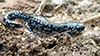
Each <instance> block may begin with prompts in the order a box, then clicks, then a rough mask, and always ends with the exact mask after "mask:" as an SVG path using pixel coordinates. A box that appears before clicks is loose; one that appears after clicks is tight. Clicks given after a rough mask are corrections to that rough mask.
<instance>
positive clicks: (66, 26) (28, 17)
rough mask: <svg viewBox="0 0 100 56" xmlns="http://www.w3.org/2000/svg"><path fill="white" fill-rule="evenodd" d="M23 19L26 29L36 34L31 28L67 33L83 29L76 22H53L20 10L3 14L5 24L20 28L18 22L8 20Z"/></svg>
mask: <svg viewBox="0 0 100 56" xmlns="http://www.w3.org/2000/svg"><path fill="white" fill-rule="evenodd" d="M16 18H19V19H23V20H24V22H25V25H26V27H27V29H28V30H29V31H30V32H31V33H32V34H33V35H36V34H35V33H34V31H33V29H35V30H38V31H40V32H45V33H47V34H49V33H52V32H53V31H56V32H58V33H61V32H65V31H69V32H68V34H70V35H74V34H75V33H76V32H81V31H83V30H84V28H85V27H84V25H83V24H81V23H80V22H79V21H78V22H64V23H55V22H51V21H49V20H47V19H46V18H44V17H42V16H39V15H35V14H28V13H24V12H22V11H17V10H14V11H10V12H8V13H6V14H5V15H4V22H5V24H6V25H7V26H9V27H13V28H21V27H23V26H22V25H20V24H17V23H14V22H12V21H10V20H13V19H16Z"/></svg>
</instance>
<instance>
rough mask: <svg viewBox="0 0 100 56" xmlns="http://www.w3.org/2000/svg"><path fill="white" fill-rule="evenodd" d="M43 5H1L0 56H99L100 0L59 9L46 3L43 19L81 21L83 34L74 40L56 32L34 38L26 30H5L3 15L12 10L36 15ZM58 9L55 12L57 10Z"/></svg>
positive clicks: (16, 0) (73, 1)
mask: <svg viewBox="0 0 100 56" xmlns="http://www.w3.org/2000/svg"><path fill="white" fill-rule="evenodd" d="M39 4H40V2H35V1H33V0H5V1H1V2H0V5H1V6H0V56H100V19H99V17H98V16H97V15H100V0H69V1H67V2H65V3H63V4H62V5H61V6H60V7H59V8H56V6H57V5H58V4H52V2H51V3H50V2H49V3H46V4H45V7H44V8H43V11H42V13H41V14H40V15H41V16H43V17H45V18H47V19H48V20H50V21H53V22H66V21H82V20H86V19H88V18H90V17H93V16H96V18H94V20H90V21H88V22H84V23H83V24H84V25H85V29H84V31H82V32H81V33H78V34H77V35H75V36H74V37H70V36H69V35H65V32H63V33H57V34H55V35H53V36H47V37H44V36H34V35H32V34H31V33H30V32H29V31H28V30H27V29H26V27H25V25H24V23H23V22H22V21H20V20H16V21H17V22H18V23H21V24H23V25H24V27H23V28H19V29H18V28H11V27H6V26H5V24H4V22H3V15H5V13H6V12H9V11H12V10H20V11H23V12H27V13H32V14H34V13H35V11H36V10H37V9H38V7H39ZM55 8H56V9H55Z"/></svg>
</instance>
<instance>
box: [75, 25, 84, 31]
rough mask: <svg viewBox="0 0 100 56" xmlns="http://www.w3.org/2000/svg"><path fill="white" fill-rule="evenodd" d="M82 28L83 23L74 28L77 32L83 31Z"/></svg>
mask: <svg viewBox="0 0 100 56" xmlns="http://www.w3.org/2000/svg"><path fill="white" fill-rule="evenodd" d="M84 28H85V27H84V25H83V24H78V25H77V26H76V30H77V31H79V32H80V31H83V30H84Z"/></svg>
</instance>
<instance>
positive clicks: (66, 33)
mask: <svg viewBox="0 0 100 56" xmlns="http://www.w3.org/2000/svg"><path fill="white" fill-rule="evenodd" d="M65 34H66V35H70V36H71V37H74V35H72V34H69V33H65Z"/></svg>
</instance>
